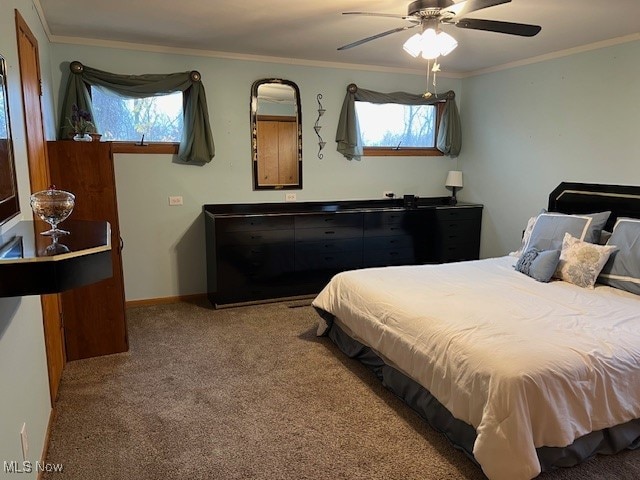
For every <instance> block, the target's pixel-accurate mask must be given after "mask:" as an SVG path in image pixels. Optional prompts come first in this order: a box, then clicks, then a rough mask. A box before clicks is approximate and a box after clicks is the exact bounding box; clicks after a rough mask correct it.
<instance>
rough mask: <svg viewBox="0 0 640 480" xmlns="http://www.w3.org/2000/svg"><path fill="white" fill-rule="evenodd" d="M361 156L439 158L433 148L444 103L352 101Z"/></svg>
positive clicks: (437, 152)
mask: <svg viewBox="0 0 640 480" xmlns="http://www.w3.org/2000/svg"><path fill="white" fill-rule="evenodd" d="M355 107H356V114H357V116H358V124H359V126H360V135H361V137H362V142H363V146H364V155H365V156H366V155H379V156H391V155H394V156H402V155H416V156H417V155H442V153H441V152H440V151H438V150H437V149H436V138H437V136H438V126H439V124H440V116H441V113H442V109H443V107H444V103H438V104H435V105H403V104H398V103H383V104H375V103H368V102H359V101H356V102H355Z"/></svg>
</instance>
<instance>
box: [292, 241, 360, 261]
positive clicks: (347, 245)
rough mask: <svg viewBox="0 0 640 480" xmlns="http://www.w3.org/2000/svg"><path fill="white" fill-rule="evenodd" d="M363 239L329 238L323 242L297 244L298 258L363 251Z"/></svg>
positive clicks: (299, 242) (301, 242) (300, 242)
mask: <svg viewBox="0 0 640 480" xmlns="http://www.w3.org/2000/svg"><path fill="white" fill-rule="evenodd" d="M361 250H362V239H361V238H329V239H326V240H321V241H298V242H296V257H298V256H299V255H314V254H322V253H335V252H344V251H361Z"/></svg>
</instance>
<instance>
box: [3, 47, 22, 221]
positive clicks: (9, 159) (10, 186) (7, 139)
mask: <svg viewBox="0 0 640 480" xmlns="http://www.w3.org/2000/svg"><path fill="white" fill-rule="evenodd" d="M18 212H20V206H19V204H18V187H17V183H16V170H15V165H14V163H13V145H12V143H11V126H10V121H9V94H8V93H7V69H6V64H5V61H4V58H3V57H2V55H0V225H1V224H3V223H5V222H6V221H7V220H9V219H10V218H12V217H14V216H16V215H17V214H18Z"/></svg>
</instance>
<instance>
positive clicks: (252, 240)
mask: <svg viewBox="0 0 640 480" xmlns="http://www.w3.org/2000/svg"><path fill="white" fill-rule="evenodd" d="M216 233H217V235H216V241H217V242H218V246H225V245H262V244H274V243H288V242H291V243H292V242H293V240H294V238H295V237H294V233H293V229H292V228H291V229H287V230H231V231H229V230H227V231H218V232H216Z"/></svg>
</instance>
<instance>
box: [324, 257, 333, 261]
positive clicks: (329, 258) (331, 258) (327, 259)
mask: <svg viewBox="0 0 640 480" xmlns="http://www.w3.org/2000/svg"><path fill="white" fill-rule="evenodd" d="M324 259H325V260H326V261H330V260H333V259H334V257H324Z"/></svg>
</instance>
